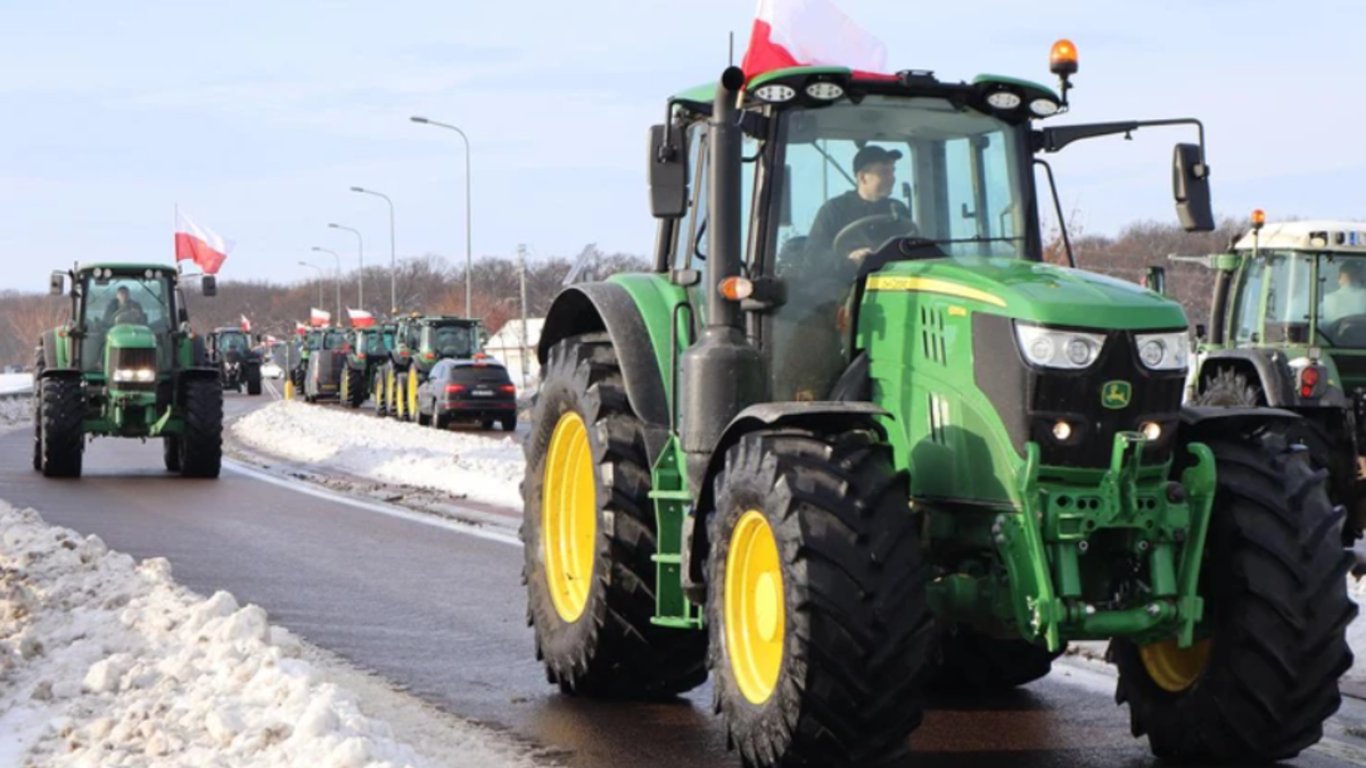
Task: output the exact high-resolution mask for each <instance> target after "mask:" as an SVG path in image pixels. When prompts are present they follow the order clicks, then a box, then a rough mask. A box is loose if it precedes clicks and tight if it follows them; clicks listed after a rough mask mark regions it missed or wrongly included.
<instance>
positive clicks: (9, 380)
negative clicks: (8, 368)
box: [0, 373, 33, 394]
mask: <svg viewBox="0 0 1366 768" xmlns="http://www.w3.org/2000/svg"><path fill="white" fill-rule="evenodd" d="M31 389H33V374H31V373H0V394H8V393H10V392H28V391H29V390H31Z"/></svg>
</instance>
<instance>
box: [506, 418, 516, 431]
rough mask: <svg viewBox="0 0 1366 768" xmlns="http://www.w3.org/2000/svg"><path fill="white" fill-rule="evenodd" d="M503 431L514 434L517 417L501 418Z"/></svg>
mask: <svg viewBox="0 0 1366 768" xmlns="http://www.w3.org/2000/svg"><path fill="white" fill-rule="evenodd" d="M503 431H504V432H516V431H517V417H516V416H504V417H503Z"/></svg>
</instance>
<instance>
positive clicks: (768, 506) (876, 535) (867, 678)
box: [522, 44, 1355, 766]
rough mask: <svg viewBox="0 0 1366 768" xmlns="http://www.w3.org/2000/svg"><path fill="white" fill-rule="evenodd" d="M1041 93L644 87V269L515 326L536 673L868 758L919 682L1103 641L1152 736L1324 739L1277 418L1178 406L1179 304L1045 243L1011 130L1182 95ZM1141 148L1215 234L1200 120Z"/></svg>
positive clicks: (1328, 577) (1295, 511)
mask: <svg viewBox="0 0 1366 768" xmlns="http://www.w3.org/2000/svg"><path fill="white" fill-rule="evenodd" d="M1068 46H1069V47H1070V44H1068ZM1060 47H1061V44H1060ZM1057 50H1058V49H1056V48H1055V51H1057ZM1064 53H1065V52H1064ZM1054 71H1055V72H1057V73H1058V74H1060V75H1061V76H1062V77H1063V91H1062V93H1063V94H1064V95H1065V94H1066V93H1067V87H1068V81H1067V76H1068V75H1070V74H1071V73H1072V72H1074V71H1075V59H1072V58H1069V57H1068V56H1066V55H1060V56H1057V57H1056V61H1055V67H1054ZM1064 106H1065V101H1064V100H1063V99H1060V98H1059V96H1058V95H1057V94H1055V93H1054V92H1053V91H1052V90H1050V89H1048V88H1046V87H1044V86H1040V85H1035V84H1032V83H1028V82H1025V81H1021V80H1016V79H1013V78H1004V77H997V76H983V77H979V78H977V79H976V80H974V81H973V82H971V83H949V82H943V81H940V80H938V79H937V78H935V77H934V76H933V74H932V73H929V72H925V71H908V72H901V73H899V74H898V75H897V76H895V77H892V78H876V77H866V76H861V75H859V74H856V73H853V72H850V71H849V70H845V69H839V68H797V69H789V70H781V71H777V72H772V73H767V74H764V75H762V76H759V77H756V78H754V79H752V80H750V81H749V82H746V80H745V77H744V75H743V73H742V72H740V71H739V70H738V69H734V68H732V69H729V70H727V71H726V72H725V74H724V75H723V76H722V77H721V79H720V82H719V83H718V84H717V85H715V86H705V87H701V88H696V89H693V90H689V91H686V92H683V93H681V94H679V95H677V96H675V97H674V98H672V99H671V100H670V101H669V104H668V112H667V117H668V120H667V123H665V124H663V125H659V126H655V127H654V128H652V129H651V132H650V147H649V149H650V154H649V166H650V189H651V202H652V210H653V213H654V215H655V217H656V218H657V219H658V220H659V230H658V237H657V240H656V243H657V248H656V258H655V268H654V271H653V272H651V273H644V274H624V273H623V274H616V275H613V276H611V277H610V278H608V279H607V280H605V281H602V282H594V283H585V284H578V285H571V286H569V287H568V288H566V290H564V291H563V292H561V294H560V295H559V296H558V297H557V298H556V300H555V301H554V303H553V304H552V306H551V308H550V310H549V313H548V316H547V319H546V323H545V330H544V332H543V335H542V337H541V342H540V345H539V348H538V353H539V355H540V360H541V363H542V366H543V367H542V374H541V381H540V387H539V391H538V394H537V397H536V402H535V406H534V409H533V417H532V426H531V430H530V434H529V435H528V438H527V442H526V456H527V464H526V466H527V469H526V475H525V479H524V483H523V494H524V499H525V510H524V518H523V527H522V535H523V539H524V542H525V547H524V550H525V565H524V571H523V578H524V581H525V583H526V585H527V593H528V623H530V624H531V625H532V627H533V628H534V632H535V641H536V653H537V657H538V658H540V659H542V660H543V662H544V664H545V666H546V670H547V676H548V678H549V679H550V681H551V682H553V683H555V684H558V686H559V687H560V689H561V691H563V692H565V693H567V694H575V695H586V696H603V697H632V696H634V697H642V698H657V697H660V696H668V695H672V694H676V693H679V692H683V691H687V690H689V689H691V688H694V687H695V686H698V685H700V684H701V683H702V682H703V681H704V680H705V679H706V678H707V676H708V674H710V675H711V676H712V685H713V689H714V696H715V710H716V711H717V712H718V713H719V714H720V716H721V717H722V719H723V721H724V725H725V729H726V733H727V742H728V743H729V744H731V745H732V746H733V747H734V748H735V749H737V750H738V751H739V752H740V754H741V757H742V760H743V762H744V764H745V765H747V766H788V765H821V766H853V765H884V764H892V763H893V762H894V761H895V760H896V759H897V758H898V756H899V755H900V754H901V753H902V752H903V751H905V750H906V749H907V748H908V745H907V735H908V734H909V733H910V732H911V731H913V730H914V729H915V727H916V726H917V725H918V724H919V722H920V720H921V714H922V707H923V699H922V696H921V687H922V685H923V684H924V683H926V682H927V681H932V682H935V683H937V684H939V685H942V686H948V687H957V688H964V687H975V688H1004V687H1009V686H1014V685H1019V684H1021V683H1024V682H1028V681H1029V680H1032V679H1035V678H1037V677H1039V676H1042V675H1043V674H1046V673H1047V671H1048V669H1049V665H1050V663H1051V661H1052V659H1053V658H1054V656H1056V655H1057V654H1058V653H1060V652H1061V651H1062V650H1063V648H1064V646H1065V644H1066V643H1067V642H1069V641H1073V640H1101V639H1106V640H1109V641H1110V651H1109V657H1110V659H1111V660H1112V661H1113V662H1114V663H1115V664H1116V666H1117V667H1118V672H1119V682H1118V690H1117V699H1118V700H1119V701H1120V702H1125V703H1127V704H1128V706H1129V709H1130V717H1131V721H1132V728H1133V732H1134V733H1135V734H1146V735H1147V736H1148V738H1149V743H1150V746H1151V748H1152V750H1153V751H1154V752H1155V753H1157V754H1159V755H1162V756H1164V757H1168V758H1171V759H1176V760H1185V759H1194V760H1213V761H1219V762H1226V763H1241V764H1246V763H1250V762H1264V761H1271V760H1276V759H1280V758H1284V757H1289V756H1291V755H1294V754H1296V753H1298V752H1299V751H1301V750H1303V749H1304V748H1306V747H1308V746H1309V745H1311V744H1313V743H1314V742H1316V741H1317V740H1318V739H1319V738H1320V737H1321V735H1322V725H1321V724H1322V721H1323V720H1324V719H1325V718H1327V717H1328V716H1329V715H1330V714H1331V713H1332V712H1334V711H1335V710H1336V709H1337V707H1338V705H1339V703H1340V697H1339V692H1338V685H1337V681H1338V677H1339V676H1340V675H1341V674H1342V673H1343V672H1344V671H1346V669H1347V668H1348V667H1349V666H1350V663H1351V653H1350V651H1349V650H1348V646H1347V643H1346V640H1345V628H1346V625H1347V624H1348V622H1349V621H1350V620H1351V618H1352V617H1353V616H1354V615H1355V607H1354V605H1353V604H1352V602H1351V601H1350V600H1349V599H1348V597H1347V594H1346V585H1345V580H1344V579H1343V574H1344V573H1345V570H1346V568H1347V566H1348V562H1347V557H1346V554H1345V553H1344V552H1343V551H1342V549H1341V548H1340V547H1339V546H1338V543H1337V537H1338V529H1339V527H1340V526H1341V524H1342V521H1341V517H1340V515H1338V514H1337V512H1336V511H1335V510H1334V509H1333V507H1332V506H1331V505H1330V504H1329V503H1328V499H1327V496H1326V494H1325V492H1324V487H1323V481H1322V478H1321V476H1320V475H1319V474H1318V473H1316V472H1314V471H1313V470H1311V468H1310V467H1309V466H1308V464H1307V463H1306V462H1305V460H1304V457H1303V452H1302V451H1298V450H1293V449H1292V448H1291V447H1289V446H1288V445H1287V443H1286V440H1285V439H1284V435H1283V434H1282V432H1283V431H1284V430H1286V429H1288V428H1289V427H1290V426H1291V425H1293V424H1294V422H1295V420H1296V419H1295V417H1294V416H1293V415H1291V414H1284V413H1277V412H1274V411H1263V410H1256V409H1254V410H1247V411H1239V412H1234V411H1230V410H1228V409H1209V410H1199V409H1183V408H1182V389H1183V387H1184V378H1185V374H1186V368H1187V365H1188V360H1187V357H1188V342H1187V336H1186V325H1187V323H1186V317H1185V314H1184V313H1183V311H1182V310H1181V308H1180V306H1179V305H1177V304H1176V303H1174V302H1171V301H1169V300H1167V299H1165V298H1163V297H1162V296H1160V295H1158V294H1156V293H1154V292H1151V291H1147V290H1144V289H1141V288H1139V287H1138V286H1135V285H1131V284H1128V283H1121V282H1119V281H1116V280H1112V279H1108V278H1105V277H1102V276H1099V275H1094V274H1090V273H1087V272H1083V271H1079V270H1075V269H1067V268H1062V267H1055V266H1052V265H1049V264H1045V263H1042V262H1041V254H1042V250H1043V249H1042V238H1041V235H1040V230H1039V224H1038V212H1037V208H1036V201H1037V200H1038V199H1039V195H1038V190H1037V189H1036V186H1035V174H1034V168H1035V165H1036V163H1038V162H1041V161H1039V160H1036V155H1037V154H1039V153H1041V152H1054V151H1058V150H1060V149H1062V148H1063V147H1064V146H1066V145H1067V144H1069V143H1071V142H1073V141H1076V140H1078V139H1086V138H1091V137H1097V136H1105V135H1116V134H1125V133H1127V132H1130V131H1132V130H1135V129H1138V128H1142V127H1146V126H1154V125H1171V124H1173V123H1185V124H1196V123H1195V121H1191V120H1177V121H1166V120H1163V121H1126V122H1118V123H1104V124H1094V125H1066V126H1058V127H1048V128H1043V127H1036V126H1037V121H1038V119H1039V118H1043V117H1047V116H1049V115H1053V114H1056V113H1058V112H1060V111H1062V108H1063V107H1064ZM1197 125H1198V124H1197ZM874 147H875V148H876V149H870V148H874ZM870 154H871V155H877V156H878V158H880V159H879V161H878V162H879V163H881V164H882V165H880V166H879V167H878V168H875V169H870V168H868V167H867V166H865V165H861V164H860V162H859V161H860V159H866V158H868V157H869V155H870ZM1173 165H1174V167H1173V178H1174V180H1175V184H1174V186H1175V190H1174V192H1175V194H1176V197H1177V209H1178V213H1179V214H1180V215H1181V218H1182V220H1183V224H1184V225H1185V226H1186V227H1187V228H1188V229H1208V228H1212V226H1213V221H1212V218H1213V217H1212V215H1211V213H1210V206H1209V196H1208V195H1209V192H1208V182H1207V169H1206V166H1205V156H1204V151H1203V146H1202V144H1179V145H1177V148H1176V152H1175V158H1174V164H1173ZM893 172H895V173H898V174H899V175H900V176H901V178H902V179H904V180H905V184H904V185H903V186H901V187H900V188H899V189H900V192H901V194H900V198H901V199H900V200H899V201H898V202H897V203H896V204H895V205H892V204H890V203H888V202H887V200H886V195H887V194H888V193H889V192H892V193H895V191H896V190H897V189H898V187H896V186H895V185H894V184H893V183H891V180H890V176H891V173H893ZM1050 184H1051V182H1050ZM851 188H852V190H856V191H852V190H851ZM845 190H851V191H849V192H845ZM865 191H866V192H867V193H868V195H869V197H864V194H863V193H864V192H865ZM841 192H845V194H843V195H841V194H840V193H841ZM852 195H857V197H858V198H860V199H862V201H863V202H864V203H869V204H867V205H862V204H861V203H860V201H859V200H856V199H854V197H852ZM870 198H873V199H872V200H870ZM831 199H834V200H837V201H840V202H839V203H838V205H839V206H843V207H844V208H846V209H848V210H846V211H845V213H846V214H852V221H850V220H848V218H849V217H846V218H845V220H844V221H837V222H833V223H836V224H838V226H837V227H836V226H831V224H832V221H830V219H832V218H837V217H836V216H832V215H827V211H828V209H827V207H826V203H827V201H830V200H831ZM876 200H880V201H881V202H879V203H878V205H877V206H875V205H873V204H872V203H873V202H875V201H876ZM1054 200H1055V207H1056V194H1054ZM836 213H838V212H836ZM1061 219H1062V217H1061V216H1059V220H1061ZM822 227H824V230H823V232H821V229H822ZM818 233H819V234H821V237H822V238H824V239H823V240H819V241H818V240H817V237H816V235H817V234H818Z"/></svg>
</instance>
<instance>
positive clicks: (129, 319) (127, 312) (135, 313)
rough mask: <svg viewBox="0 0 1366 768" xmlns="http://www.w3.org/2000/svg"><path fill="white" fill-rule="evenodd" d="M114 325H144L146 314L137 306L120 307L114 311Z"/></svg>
mask: <svg viewBox="0 0 1366 768" xmlns="http://www.w3.org/2000/svg"><path fill="white" fill-rule="evenodd" d="M113 324H114V325H146V324H147V315H146V314H144V313H143V311H142V310H140V309H138V308H137V307H128V308H127V309H120V310H119V311H118V312H116V313H114V323H113Z"/></svg>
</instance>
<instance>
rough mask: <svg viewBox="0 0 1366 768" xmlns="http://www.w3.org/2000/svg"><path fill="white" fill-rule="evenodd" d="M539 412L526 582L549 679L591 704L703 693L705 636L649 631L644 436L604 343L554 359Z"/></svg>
mask: <svg viewBox="0 0 1366 768" xmlns="http://www.w3.org/2000/svg"><path fill="white" fill-rule="evenodd" d="M534 413H535V418H534V419H533V421H532V425H533V426H532V430H531V434H530V436H529V437H528V439H527V441H526V456H527V462H526V479H525V481H524V483H523V488H524V498H525V510H524V517H523V523H522V540H523V542H525V548H524V551H525V558H526V559H525V565H524V568H523V571H522V578H523V581H524V582H525V583H526V587H527V622H528V623H529V624H531V626H532V627H534V629H535V634H536V655H537V657H538V658H540V659H542V660H543V661H544V662H545V667H546V677H547V678H548V679H549V681H550V682H551V683H555V684H557V685H559V687H560V690H561V691H563V692H565V693H575V694H584V695H589V696H603V697H631V698H660V697H667V696H671V695H674V694H677V693H681V692H683V691H687V690H690V689H692V688H695V687H696V686H698V685H700V684H701V683H702V682H703V681H704V680H705V679H706V676H707V671H706V667H705V658H706V647H707V646H706V643H707V637H706V633H704V632H700V631H686V630H678V629H669V628H664V627H658V626H655V625H654V624H653V623H651V619H652V618H653V617H654V614H655V569H656V565H655V563H654V561H653V560H652V557H653V556H654V554H655V551H656V540H657V539H656V533H655V518H654V507H653V504H652V502H651V501H650V498H649V496H648V494H649V491H650V472H649V469H648V467H647V457H646V453H645V440H644V429H643V426H642V424H641V422H640V420H639V418H637V417H636V415H635V413H634V412H633V411H632V410H631V406H630V404H629V402H628V401H627V398H626V392H625V389H624V387H623V384H622V378H621V370H620V368H619V367H618V365H617V358H616V354H615V352H614V350H613V349H612V344H611V342H610V341H609V340H608V339H607V337H606V336H605V335H603V334H592V335H587V336H575V337H571V338H569V339H565V340H564V341H561V342H560V343H558V344H556V345H555V346H554V348H552V349H551V351H550V359H549V361H548V363H547V365H546V367H545V370H544V372H543V379H542V384H541V390H540V396H539V397H538V399H537V401H536V405H535V411H534ZM547 523H548V524H547Z"/></svg>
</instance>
